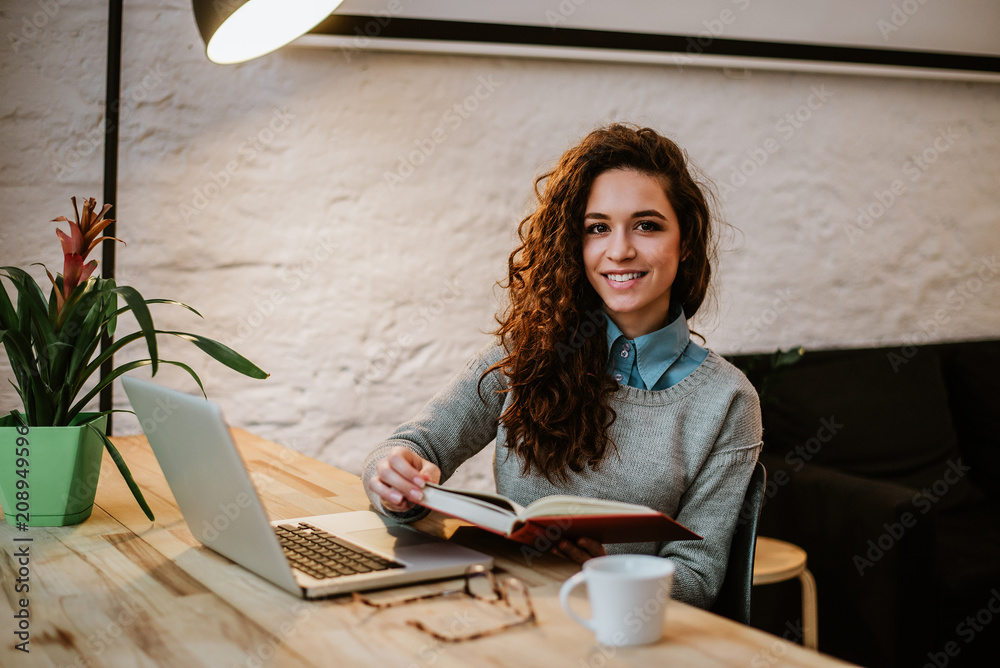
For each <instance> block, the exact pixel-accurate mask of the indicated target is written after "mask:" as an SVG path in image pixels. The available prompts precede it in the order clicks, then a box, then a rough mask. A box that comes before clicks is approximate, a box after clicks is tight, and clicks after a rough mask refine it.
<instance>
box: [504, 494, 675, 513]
mask: <svg viewBox="0 0 1000 668" xmlns="http://www.w3.org/2000/svg"><path fill="white" fill-rule="evenodd" d="M615 514H621V515H648V514H653V515H657V514H659V513H657V511H655V510H653V509H652V508H647V507H646V506H638V505H636V504H634V503H623V502H621V501H606V500H604V499H591V498H588V497H585V496H568V495H564V494H557V495H555V496H546V497H543V498H541V499H538V500H537V501H534V502H532V503H530V504H528V507H527V508H525V509H524V511H522V512H520V513H518V517H521V518H528V517H544V516H547V515H615Z"/></svg>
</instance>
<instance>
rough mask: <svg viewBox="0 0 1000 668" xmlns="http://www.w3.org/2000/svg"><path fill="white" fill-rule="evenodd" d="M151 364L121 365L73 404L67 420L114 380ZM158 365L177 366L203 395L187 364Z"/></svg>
mask: <svg viewBox="0 0 1000 668" xmlns="http://www.w3.org/2000/svg"><path fill="white" fill-rule="evenodd" d="M151 364H152V360H135V361H134V362H128V363H127V364H122V365H121V366H119V367H117V368H115V369H114V370H113V371H112V372H111V373H110V374H108V375H107V376H106V377H105V378H103V379H101V381H100V382H99V383H98V384H97V385H96V386H95V387H94V388H93V389H92V390H91V391H90V392H88V393H87V394H86V395H85V396H84V397H83V398H82V399H80V400H79V401H78V402H76V404H74V405H73V407H72V408H70V409H69V412H68V413H67V419H72V418H73V417H74V416H76V414H77V413H79V412H80V411H82V410H83V408H84V407H85V406H86V405H87V402H89V401H90V400H91V399H93V398H94V397H96V396H97V395H98V394H100V393H101V390H102V389H104V388H105V387H106V386H108V385H110V384H111V383H112V382H114V380H115V379H116V378H118V377H119V376H121V375H124V374H126V373H128V372H129V371H133V370H135V369H139V368H141V367H144V366H149V365H151ZM160 364H172V365H173V366H177V367H180V368H182V369H184V370H185V371H187V372H188V375H190V376H191V377H192V378H194V382H196V383H197V384H198V388H199V389H200V390H201V393H202V394H205V386H204V385H202V383H201V378H199V377H198V374H197V373H195V371H194V369H192V368H191V367H189V366H188V365H187V364H184V363H183V362H175V361H173V360H160ZM206 396H207V395H206Z"/></svg>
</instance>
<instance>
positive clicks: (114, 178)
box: [100, 0, 123, 436]
mask: <svg viewBox="0 0 1000 668" xmlns="http://www.w3.org/2000/svg"><path fill="white" fill-rule="evenodd" d="M122 3H123V0H110V1H109V2H108V69H107V74H108V76H107V83H106V85H105V89H104V92H105V97H104V104H105V106H104V137H105V139H104V203H105V204H110V205H111V209H110V210H109V211H108V216H109V217H111V218H118V208H117V206H116V205H117V204H118V108H119V105H120V98H121V78H122V76H121V75H122ZM116 227H117V224H116V223H111V224H110V225H108V226H107V227H106V228H105V229H104V234H106V235H107V236H109V237H113V236H116V234H115V228H116ZM102 251H103V255H102V258H101V264H102V265H103V267H102V268H101V276H102V277H103V278H114V277H115V244H114V242H104V243H103V244H102ZM111 343H112V341H111V338H110V337H108V336H104V337H103V338H102V339H101V352H104V351H106V350H107V349H108V348H109V347H110V346H111ZM113 369H114V361H113V360H112V359H110V358H109V359H108V360H107V361H106V362H104V364H102V365H101V380H102V381H103V380H104V379H105V378H107V377H108V376H110V375H111V372H112V370H113ZM113 405H114V393H113V390H112V387H111V385H110V384H109V385H108V386H107V387H105V388H104V389H103V390H101V401H100V410H101V411H102V412H103V411H109V410H111V408H112V406H113ZM112 417H113V414H112V413H109V414H108V428H107V433H108V435H109V436H110V435H111V433H112V432H111V425H112Z"/></svg>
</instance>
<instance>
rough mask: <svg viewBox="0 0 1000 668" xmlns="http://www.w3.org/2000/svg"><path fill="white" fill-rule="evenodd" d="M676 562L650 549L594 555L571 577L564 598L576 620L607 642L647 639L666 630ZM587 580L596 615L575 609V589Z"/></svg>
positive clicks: (561, 593)
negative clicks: (572, 600)
mask: <svg viewBox="0 0 1000 668" xmlns="http://www.w3.org/2000/svg"><path fill="white" fill-rule="evenodd" d="M674 569H675V565H674V563H673V562H672V561H670V560H669V559H663V558H662V557H654V556H651V555H647V554H615V555H610V556H606V557H597V558H596V559H590V560H588V561H585V562H584V564H583V570H582V571H580V572H579V573H577V574H576V575H574V576H573V577H571V578H570V579H568V580H566V582H564V583H563V585H562V588H560V590H559V603H561V604H562V607H563V609H564V610H565V611H566V613H567V614H568V615H569V616H570V617H572V618H573V620H574V621H576V622H578V623H580V624H582V625H583V626H586V627H587V628H588V629H590V630H591V631H593V632H594V633H595V634H596V635H597V642H599V643H601V644H602V645H616V646H623V645H643V644H646V643H652V642H656V641H657V640H659V639H660V636H662V635H663V613H664V611H665V610H666V607H667V601H669V600H670V587H671V585H673V582H674ZM583 583H586V584H587V594H588V597H589V599H590V609H591V615H592V616H591V618H590V619H583V618H581V617H579V616H578V615H577V614H576V613H574V612H573V610H572V609H570V605H569V595H570V592H571V591H572V590H573V589H574V588H575V587H577V586H578V585H580V584H583Z"/></svg>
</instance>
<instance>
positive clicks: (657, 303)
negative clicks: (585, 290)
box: [583, 169, 681, 339]
mask: <svg viewBox="0 0 1000 668" xmlns="http://www.w3.org/2000/svg"><path fill="white" fill-rule="evenodd" d="M583 228H584V229H583V267H584V271H586V273H587V280H589V281H590V284H591V285H592V286H594V290H596V291H597V294H598V295H599V296H600V297H601V300H602V301H603V302H604V309H605V311H606V312H607V314H608V317H609V318H611V320H612V321H614V323H615V324H616V325H617V326H618V328H619V329H620V330H621V331H622V333H623V334H625V336H626V337H628V338H630V339H634V338H636V337H638V336H642V335H644V334H649V333H650V332H654V331H656V330H657V329H659V328H661V327H663V326H664V325H666V324H667V311H668V310H669V308H670V288H671V286H672V285H673V283H674V278H675V277H676V276H677V267H678V265H679V264H680V260H681V230H680V225H679V223H678V221H677V214H675V213H674V207H673V206H672V205H671V204H670V201H669V200H668V199H667V195H666V193H665V192H664V189H663V186H662V185H661V183H660V182H659V181H658V180H657V179H656V178H655V177H653V176H650V175H648V174H644V173H641V172H636V171H632V170H624V169H613V170H610V171H607V172H604V173H603V174H601V175H600V176H598V177H597V178H596V179H594V183H593V185H592V186H591V188H590V195H589V197H588V198H587V209H586V213H585V215H584V220H583Z"/></svg>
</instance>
